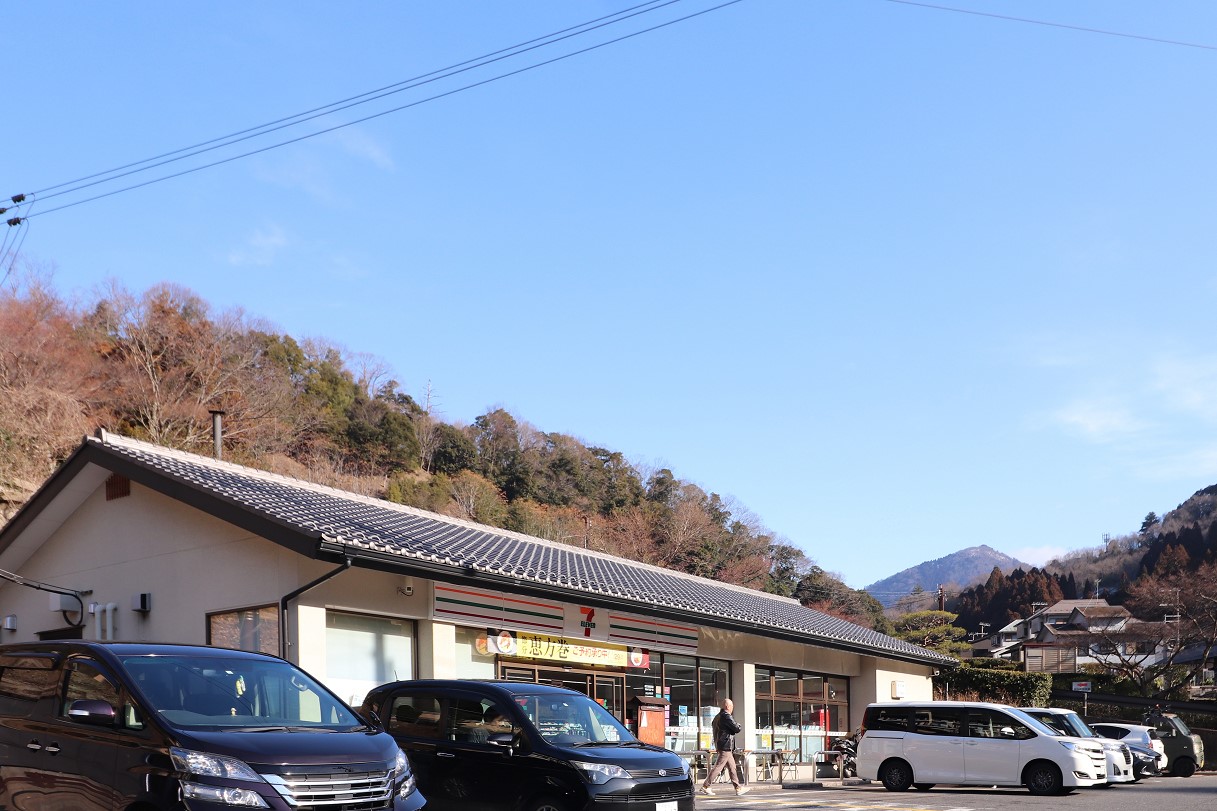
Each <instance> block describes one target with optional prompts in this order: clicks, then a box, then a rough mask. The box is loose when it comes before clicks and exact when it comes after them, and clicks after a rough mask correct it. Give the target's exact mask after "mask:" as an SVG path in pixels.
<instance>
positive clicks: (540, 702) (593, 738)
mask: <svg viewBox="0 0 1217 811" xmlns="http://www.w3.org/2000/svg"><path fill="white" fill-rule="evenodd" d="M515 702H516V704H518V705H519V707H520V709H521V710H523V711H524V714H525V715H526V716H528V720H529V721H530V722H531V723H532V725H533V726H534V727H535V728H536V730H537V732H538V733H540V735H541V737H542V738H544V739H545V740H546V741H548V742H549V743H552V744H556V745H561V746H596V745H605V744H620V743H631V742H635V741H637V738H635V737H634V736H633V735H632V734H630V731H629V730H627V729H626V728H625V727H623V726H622V725H621V722H619V721H618V720H617V719H616V718H614V717H613V715H612V714H611V713H610V712H609V711H608V710H606V709H605V708H604V707H602V706H600V704H599V703H597V702H595V701H593V700H592V699H590V698H588V697H587V696H584V695H578V694H575V695H569V694H566V693H550V694H539V695H518V696H516V697H515Z"/></svg>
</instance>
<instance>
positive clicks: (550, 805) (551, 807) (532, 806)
mask: <svg viewBox="0 0 1217 811" xmlns="http://www.w3.org/2000/svg"><path fill="white" fill-rule="evenodd" d="M524 807H525V808H526V809H528V811H566V806H565V805H563V804H562V803H560V802H558V801H557V800H556V799H554V798H553V797H539V798H537V799H535V800H533V801H532V802H531V803H529V804H528V805H526V806H524Z"/></svg>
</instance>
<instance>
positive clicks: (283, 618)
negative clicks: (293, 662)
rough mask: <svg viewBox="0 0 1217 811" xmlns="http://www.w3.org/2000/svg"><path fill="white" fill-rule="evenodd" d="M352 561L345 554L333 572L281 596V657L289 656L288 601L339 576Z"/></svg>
mask: <svg viewBox="0 0 1217 811" xmlns="http://www.w3.org/2000/svg"><path fill="white" fill-rule="evenodd" d="M351 562H352V561H351V558H349V557H347V556H345V555H344V556H343V559H342V565H341V566H339V567H338V568H337V569H334V570H333V571H331V572H327V573H326V574H323V575H321V577H318V578H317V579H316V580H313V581H311V582H309V583H305V584H304V585H303V586H301V587H300V588H298V589H296V590H295V591H290V592H288V593H287V594H284V595H283V596H282V597H280V598H279V658H280V659H286V658H287V630H288V626H287V604H288V602H290V601H292V600H294V599H296V598H297V597H299V596H300V595H301V594H304V592H306V591H308V590H309V589H312V588H315V587H317V586H320V585H321V584H322V583H324V582H325V581H327V580H329V579H330V578H332V577H337V576H338V575H340V574H342V573H343V572H345V571H346V570H347V569H349V568H351ZM297 664H299V662H297Z"/></svg>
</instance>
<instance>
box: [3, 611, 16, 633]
mask: <svg viewBox="0 0 1217 811" xmlns="http://www.w3.org/2000/svg"><path fill="white" fill-rule="evenodd" d="M4 630H6V631H15V630H17V615H16V614H9V615H8V616H7V617H5V618H4Z"/></svg>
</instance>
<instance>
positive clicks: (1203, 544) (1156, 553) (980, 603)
mask: <svg viewBox="0 0 1217 811" xmlns="http://www.w3.org/2000/svg"><path fill="white" fill-rule="evenodd" d="M1214 567H1217V486H1213V487H1207V488H1205V489H1203V490H1200V491H1198V492H1196V493H1195V494H1193V495H1192V497H1191V498H1189V499H1188V500H1187V501H1185V502H1183V503H1182V504H1180V505H1179V506H1178V507H1177V508H1175V509H1174V510H1172V511H1171V512H1169V513H1167V514H1166V516H1164V517H1162V518H1159V517H1158V516H1157V515H1155V514H1154V513H1150V514H1148V515H1147V516H1146V517H1145V520H1144V521H1143V522H1142V524H1141V528H1140V530H1139V531H1138V532H1136V533H1135V534H1132V535H1126V536H1122V537H1119V538H1110V539H1108V540H1107V541H1106V543H1104V544H1103V545H1102V546H1100V547H1097V548H1094V549H1087V550H1080V551H1077V552H1071V553H1070V554H1068V555H1065V556H1063V557H1061V558H1057V559H1056V560H1052V561H1050V562H1049V563H1048V565H1047V566H1045V567H1044V568H1043V569H1037V568H1030V569H1029V570H1023V569H1021V568H1020V569H1016V570H1015V571H1013V572H1011V573H1010V574H1008V575H1007V574H1003V573H1002V571H1001V570H1000V569H997V568H995V569H994V570H993V571H992V572H991V573H990V575H989V578H988V580H986V581H985V582H984V583H982V584H980V585H978V586H975V587H973V588H969V589H965V590H964V591H962V592H961V593H959V595H958V596H956V597H955V598H953V599H951V600H949V601H948V608H950V610H952V611H954V612H956V613H958V615H959V618H958V620H957V621H956V624H958V625H960V626H961V627H963V628H965V629H967V630H968V631H971V632H976V631H979V630H980V623H982V622H984V623H988V624H989V626H990V627H989V629H988V630H989V631H990V632H992V631H996V630H997V629H999V628H1001V627H1002V626H1004V625H1006V624H1008V623H1009V622H1010V621H1012V620H1014V619H1017V618H1018V617H1026V616H1028V615H1029V614H1031V613H1032V612H1033V611H1034V610H1035V609H1034V604H1036V603H1049V604H1051V603H1054V602H1056V601H1058V600H1076V599H1084V598H1089V597H1102V598H1104V599H1106V600H1107V601H1108V602H1109V603H1112V604H1113V605H1126V606H1127V607H1129V609H1130V610H1131V611H1133V612H1134V614H1136V613H1138V612H1139V613H1140V615H1143V616H1142V618H1143V619H1155V618H1156V619H1159V620H1160V619H1161V615H1162V614H1163V613H1164V612H1163V610H1162V606H1163V601H1164V600H1166V599H1168V598H1166V597H1163V596H1162V593H1156V592H1154V591H1153V589H1155V588H1157V589H1163V590H1165V591H1164V592H1163V593H1166V592H1167V591H1169V592H1171V593H1172V594H1173V595H1174V597H1175V599H1178V598H1179V592H1180V590H1181V589H1182V591H1184V592H1186V591H1188V590H1189V587H1190V586H1193V585H1199V584H1202V583H1208V582H1210V575H1211V574H1213V572H1212V570H1213V568H1214ZM1175 579H1177V580H1178V581H1180V582H1179V583H1177V584H1175V585H1163V583H1164V582H1166V581H1168V580H1170V581H1172V582H1173V580H1175ZM1206 587H1207V586H1206ZM1196 598H1197V601H1198V602H1197V605H1198V606H1199V608H1201V609H1203V608H1204V607H1205V605H1206V604H1207V605H1212V606H1215V607H1217V601H1214V600H1213V599H1212V595H1211V594H1208V595H1207V596H1205V595H1203V594H1199V593H1198V594H1197V595H1196ZM1206 600H1207V601H1208V602H1207V603H1206V602H1205V601H1206ZM1174 608H1175V606H1172V610H1173V609H1174ZM1176 613H1177V612H1176ZM1213 620H1214V622H1217V611H1214V612H1213Z"/></svg>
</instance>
